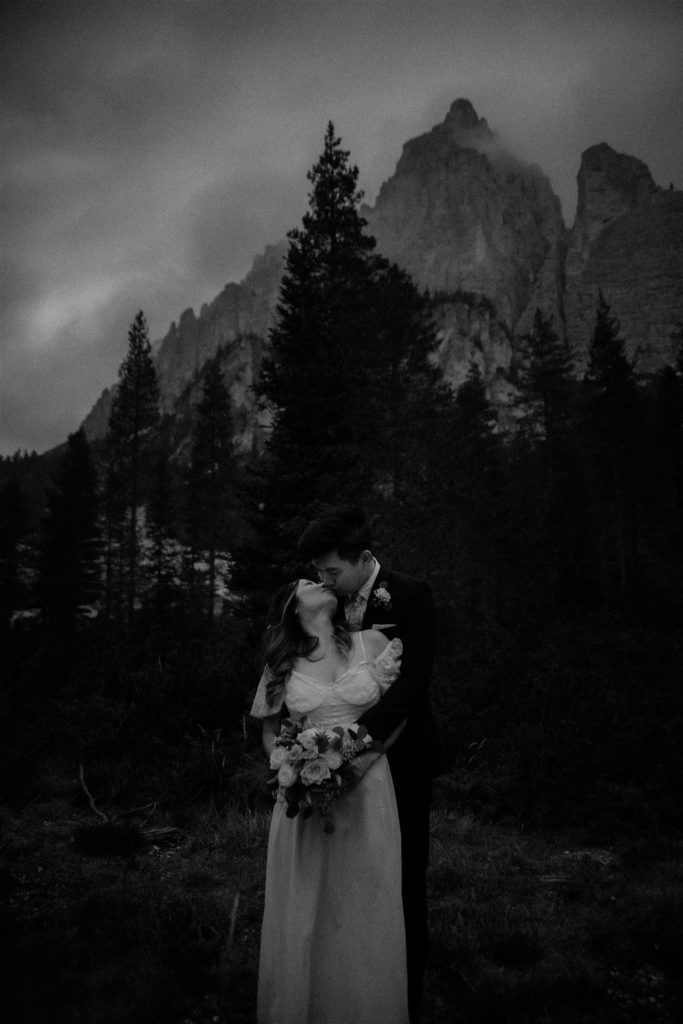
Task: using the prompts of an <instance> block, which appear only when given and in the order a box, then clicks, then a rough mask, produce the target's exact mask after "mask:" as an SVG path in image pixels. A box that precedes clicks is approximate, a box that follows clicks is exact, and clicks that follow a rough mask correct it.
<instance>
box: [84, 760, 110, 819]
mask: <svg viewBox="0 0 683 1024" xmlns="http://www.w3.org/2000/svg"><path fill="white" fill-rule="evenodd" d="M78 777H79V779H80V780H81V786H82V787H83V789H84V791H85V795H86V796H87V798H88V802H89V804H90V806H91V807H92V809H93V811H94V812H95V814H99V816H100V818H104V820H105V821H111V818H110V817H109V815H108V814H105V813H104V811H101V810H100V809H99V807H98V806H97V804H96V803H95V800H94V798H93V795H92V793H91V792H90V790H89V789H88V787H87V786H86V784H85V772H84V769H83V762H82V761H81V763H80V764H79V766H78Z"/></svg>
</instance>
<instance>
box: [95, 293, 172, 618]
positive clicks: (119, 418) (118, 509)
mask: <svg viewBox="0 0 683 1024" xmlns="http://www.w3.org/2000/svg"><path fill="white" fill-rule="evenodd" d="M158 424H159V384H158V381H157V375H156V370H155V368H154V363H153V362H152V349H151V345H150V342H149V334H148V330H147V322H146V320H145V317H144V314H143V313H142V311H141V312H139V313H138V315H137V316H136V317H135V320H134V321H133V323H132V324H131V326H130V329H129V331H128V352H127V354H126V358H125V359H124V361H123V363H122V364H121V366H120V368H119V383H118V386H117V388H116V391H115V392H114V397H113V400H112V408H111V413H110V416H109V427H108V433H107V462H108V467H107V485H106V486H107V491H108V493H107V502H106V505H107V512H108V514H109V515H111V516H112V517H113V520H112V525H113V527H114V529H113V530H109V531H108V532H109V534H110V540H111V543H112V544H116V542H117V536H116V518H117V516H120V518H121V522H122V531H123V533H122V537H121V548H122V549H121V550H119V551H118V553H117V554H118V561H119V572H120V574H121V576H122V577H123V578H125V599H126V610H127V620H128V622H129V623H131V622H132V620H133V612H134V608H135V601H136V597H137V590H138V570H139V547H140V542H139V536H138V533H139V530H138V510H139V508H140V506H141V504H142V497H143V488H142V483H143V474H144V467H145V464H146V458H147V455H148V453H149V452H150V450H152V449H153V442H154V440H155V433H156V429H157V427H158ZM109 582H110V583H111V577H110V581H109Z"/></svg>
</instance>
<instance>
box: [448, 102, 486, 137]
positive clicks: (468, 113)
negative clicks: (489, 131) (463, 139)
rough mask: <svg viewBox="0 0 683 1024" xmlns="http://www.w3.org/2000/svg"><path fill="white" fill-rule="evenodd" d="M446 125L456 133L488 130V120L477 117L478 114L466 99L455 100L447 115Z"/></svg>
mask: <svg viewBox="0 0 683 1024" xmlns="http://www.w3.org/2000/svg"><path fill="white" fill-rule="evenodd" d="M444 124H445V125H447V126H448V127H449V128H452V129H454V130H455V131H459V132H461V131H471V130H472V129H473V128H488V125H487V124H486V120H485V119H484V118H483V117H482V118H481V120H480V119H479V117H477V112H476V110H475V109H474V107H473V106H472V104H471V103H470V101H469V100H466V99H458V100H455V101H454V102H453V103H452V104H451V109H450V110H449V111H448V114H447V115H446V120H445V121H444Z"/></svg>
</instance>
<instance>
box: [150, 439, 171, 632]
mask: <svg viewBox="0 0 683 1024" xmlns="http://www.w3.org/2000/svg"><path fill="white" fill-rule="evenodd" d="M170 462H171V460H170V444H169V440H168V437H167V436H166V433H164V431H163V429H162V430H161V431H160V433H159V440H158V443H157V446H156V452H155V454H154V460H153V466H152V478H151V479H152V487H151V491H150V494H149V500H148V503H147V527H148V530H149V535H150V540H151V542H152V561H153V566H154V568H153V573H154V590H155V594H156V610H157V613H161V612H162V611H163V610H164V608H165V607H166V604H167V602H168V599H169V596H170V593H171V591H172V589H173V582H172V581H173V577H174V575H175V571H176V565H175V556H174V552H173V547H174V540H173V520H174V512H175V506H176V497H175V493H174V487H173V479H172V473H171V465H170Z"/></svg>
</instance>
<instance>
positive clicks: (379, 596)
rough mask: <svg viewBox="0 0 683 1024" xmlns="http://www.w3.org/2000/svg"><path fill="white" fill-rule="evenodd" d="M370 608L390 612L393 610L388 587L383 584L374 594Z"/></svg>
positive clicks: (376, 588)
mask: <svg viewBox="0 0 683 1024" xmlns="http://www.w3.org/2000/svg"><path fill="white" fill-rule="evenodd" d="M370 607H371V608H377V609H380V608H381V609H382V611H385V612H388V611H390V610H391V594H390V593H389V591H388V590H387V585H386V583H384V582H381V583H380V584H379V585H378V586H377V587H375V589H374V590H373V592H372V597H371V598H370Z"/></svg>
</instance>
